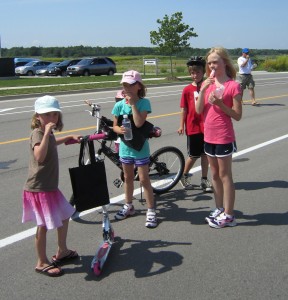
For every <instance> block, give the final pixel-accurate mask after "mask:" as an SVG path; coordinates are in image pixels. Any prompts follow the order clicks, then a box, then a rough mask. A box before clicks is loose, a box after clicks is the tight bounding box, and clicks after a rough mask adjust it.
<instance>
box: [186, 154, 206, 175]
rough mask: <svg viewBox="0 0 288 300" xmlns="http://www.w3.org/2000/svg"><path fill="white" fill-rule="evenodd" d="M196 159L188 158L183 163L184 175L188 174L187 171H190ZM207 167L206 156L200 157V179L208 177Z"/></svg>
mask: <svg viewBox="0 0 288 300" xmlns="http://www.w3.org/2000/svg"><path fill="white" fill-rule="evenodd" d="M196 160H197V158H193V157H188V158H187V159H186V162H185V166H184V171H183V173H184V174H188V173H189V171H190V170H191V169H192V167H193V166H194V164H195V162H196ZM208 166H209V162H208V158H207V156H206V155H204V154H203V155H201V170H202V177H207V175H208Z"/></svg>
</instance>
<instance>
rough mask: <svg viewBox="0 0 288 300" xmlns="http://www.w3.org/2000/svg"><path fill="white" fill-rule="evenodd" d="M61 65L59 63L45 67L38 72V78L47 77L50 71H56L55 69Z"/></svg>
mask: <svg viewBox="0 0 288 300" xmlns="http://www.w3.org/2000/svg"><path fill="white" fill-rule="evenodd" d="M57 65H59V62H52V63H51V64H50V65H48V66H46V67H43V69H38V70H36V75H37V76H47V75H48V72H49V71H50V70H54V68H55V67H56V66H57Z"/></svg>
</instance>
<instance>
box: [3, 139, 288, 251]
mask: <svg viewBox="0 0 288 300" xmlns="http://www.w3.org/2000/svg"><path fill="white" fill-rule="evenodd" d="M287 138H288V134H285V135H282V136H280V137H278V138H275V139H272V140H270V141H267V142H264V143H261V144H258V145H255V146H252V147H249V148H247V149H244V150H241V151H239V152H237V153H234V155H233V158H235V157H238V156H241V155H244V154H246V153H249V152H252V151H255V150H258V149H260V148H263V147H266V146H269V145H271V144H273V143H277V142H279V141H282V140H284V139H287ZM200 170H201V167H200V166H198V167H195V168H193V169H192V170H190V173H196V172H199V171H200ZM138 194H140V189H136V190H135V191H134V195H138ZM122 200H124V194H122V195H119V196H117V197H114V198H112V199H110V203H111V204H113V203H118V202H120V201H122ZM97 210H98V211H99V208H93V209H90V210H87V211H84V212H82V213H76V214H75V215H74V216H73V218H72V219H75V218H78V217H79V216H80V217H81V216H84V215H87V214H90V213H92V212H95V211H97ZM36 228H37V227H36V226H35V227H33V228H30V229H27V230H25V231H22V232H19V233H16V234H14V235H11V236H9V237H7V238H4V239H2V240H0V248H4V247H6V246H8V245H10V244H14V243H16V242H19V241H21V240H24V239H26V238H28V237H31V236H34V235H35V232H36Z"/></svg>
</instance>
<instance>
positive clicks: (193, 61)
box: [187, 56, 206, 68]
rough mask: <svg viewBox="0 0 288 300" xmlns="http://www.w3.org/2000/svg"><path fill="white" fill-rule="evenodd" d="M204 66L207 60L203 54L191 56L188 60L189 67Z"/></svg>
mask: <svg viewBox="0 0 288 300" xmlns="http://www.w3.org/2000/svg"><path fill="white" fill-rule="evenodd" d="M195 65H196V66H203V67H204V68H205V65H206V62H205V59H204V58H203V57H202V56H191V57H190V58H189V60H188V61H187V67H189V66H195Z"/></svg>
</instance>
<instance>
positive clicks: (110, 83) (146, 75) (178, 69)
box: [0, 56, 288, 97]
mask: <svg viewBox="0 0 288 300" xmlns="http://www.w3.org/2000/svg"><path fill="white" fill-rule="evenodd" d="M111 58H112V59H113V60H114V61H115V62H116V65H117V72H118V73H116V74H115V75H114V76H90V77H42V78H41V77H36V76H33V77H19V78H18V77H15V78H9V79H3V78H1V77H0V97H1V96H10V95H21V94H32V93H33V94H34V93H52V92H62V91H64V92H66V91H77V90H87V89H97V88H101V89H103V88H104V89H105V88H117V87H120V80H121V73H123V72H125V71H127V70H131V69H133V70H137V71H139V72H140V73H142V78H143V80H144V83H145V85H146V86H149V85H154V84H159V83H161V84H162V83H176V82H178V83H179V82H189V81H190V80H191V79H190V76H188V73H187V67H186V62H187V59H184V58H177V57H173V60H172V62H173V64H172V68H173V76H171V70H170V59H169V57H166V56H161V57H154V56H145V57H142V56H117V57H111ZM153 58H157V59H158V68H157V69H156V66H149V65H146V66H144V63H143V59H153ZM42 59H43V60H48V61H57V60H56V59H55V58H54V59H52V58H47V57H45V58H42ZM58 60H59V61H60V60H61V59H58ZM232 60H233V62H234V63H235V66H237V58H236V57H233V58H232ZM265 63H266V65H265ZM283 67H284V69H285V68H288V59H287V56H284V57H283V56H282V57H280V58H276V59H271V60H267V61H265V62H263V64H262V63H261V64H260V66H258V67H257V70H267V71H274V70H276V71H280V70H281V69H282V68H283ZM152 78H153V80H152ZM154 78H157V79H158V80H154Z"/></svg>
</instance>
